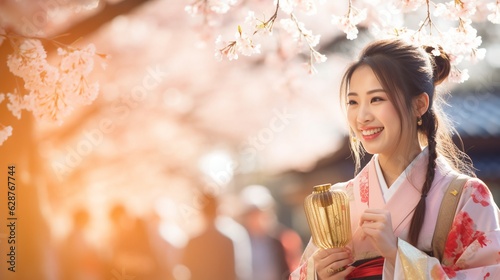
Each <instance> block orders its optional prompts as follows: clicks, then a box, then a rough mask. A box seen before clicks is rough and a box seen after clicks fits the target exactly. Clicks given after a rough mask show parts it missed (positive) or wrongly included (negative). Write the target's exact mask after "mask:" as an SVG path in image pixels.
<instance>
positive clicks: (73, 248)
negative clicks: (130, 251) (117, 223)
mask: <svg viewBox="0 0 500 280" xmlns="http://www.w3.org/2000/svg"><path fill="white" fill-rule="evenodd" d="M72 222H73V227H72V230H71V232H70V233H69V235H68V237H67V238H66V240H64V241H63V243H62V246H61V254H60V264H61V265H60V268H61V271H60V275H59V276H60V277H59V279H62V280H100V279H104V268H105V266H104V263H103V258H102V255H101V254H99V252H98V250H97V249H96V248H95V246H94V244H92V243H91V242H90V239H89V232H88V228H89V225H90V214H89V212H88V211H87V210H86V209H84V208H80V209H77V210H75V211H74V213H73V215H72Z"/></svg>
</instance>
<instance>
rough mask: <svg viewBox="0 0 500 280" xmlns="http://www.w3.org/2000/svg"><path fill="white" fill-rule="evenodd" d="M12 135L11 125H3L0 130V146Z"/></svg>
mask: <svg viewBox="0 0 500 280" xmlns="http://www.w3.org/2000/svg"><path fill="white" fill-rule="evenodd" d="M10 136H12V126H4V127H3V129H2V130H0V146H1V145H2V144H3V142H5V140H7V138H9V137H10Z"/></svg>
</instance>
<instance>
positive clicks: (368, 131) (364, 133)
mask: <svg viewBox="0 0 500 280" xmlns="http://www.w3.org/2000/svg"><path fill="white" fill-rule="evenodd" d="M383 129H384V128H383V127H379V128H374V129H369V130H363V131H361V133H362V134H363V135H372V134H375V133H379V132H380V131H382V130H383Z"/></svg>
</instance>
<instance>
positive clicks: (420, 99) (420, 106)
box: [413, 92, 429, 117]
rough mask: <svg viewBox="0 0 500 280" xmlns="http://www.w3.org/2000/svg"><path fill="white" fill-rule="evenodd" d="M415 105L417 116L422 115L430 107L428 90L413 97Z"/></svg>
mask: <svg viewBox="0 0 500 280" xmlns="http://www.w3.org/2000/svg"><path fill="white" fill-rule="evenodd" d="M413 106H414V109H415V112H416V113H417V117H420V116H422V115H423V114H425V112H427V110H428V109H429V95H428V94H427V93H426V92H422V93H421V94H419V95H417V97H415V98H414V99H413Z"/></svg>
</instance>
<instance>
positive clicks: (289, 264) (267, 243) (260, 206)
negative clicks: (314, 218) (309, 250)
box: [240, 185, 302, 280]
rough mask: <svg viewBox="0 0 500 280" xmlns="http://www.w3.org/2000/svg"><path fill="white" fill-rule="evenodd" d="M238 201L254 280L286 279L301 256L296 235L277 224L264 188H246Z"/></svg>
mask: <svg viewBox="0 0 500 280" xmlns="http://www.w3.org/2000/svg"><path fill="white" fill-rule="evenodd" d="M240 199H241V201H242V205H243V208H244V210H243V212H242V214H241V221H242V224H243V225H244V226H245V228H246V229H247V230H248V233H249V235H250V242H251V247H252V275H253V277H254V279H259V280H277V279H288V276H289V274H290V271H291V268H293V267H294V266H295V265H296V264H298V262H299V260H300V256H301V254H302V241H301V239H300V236H299V235H298V234H297V233H296V232H295V231H294V230H292V229H290V228H287V227H286V226H284V225H283V224H281V223H279V221H278V219H277V217H276V212H275V211H276V210H275V200H274V198H273V197H272V195H271V192H270V191H269V190H268V189H267V188H266V187H264V186H261V185H250V186H247V187H245V188H244V189H243V190H242V192H241V193H240Z"/></svg>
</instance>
